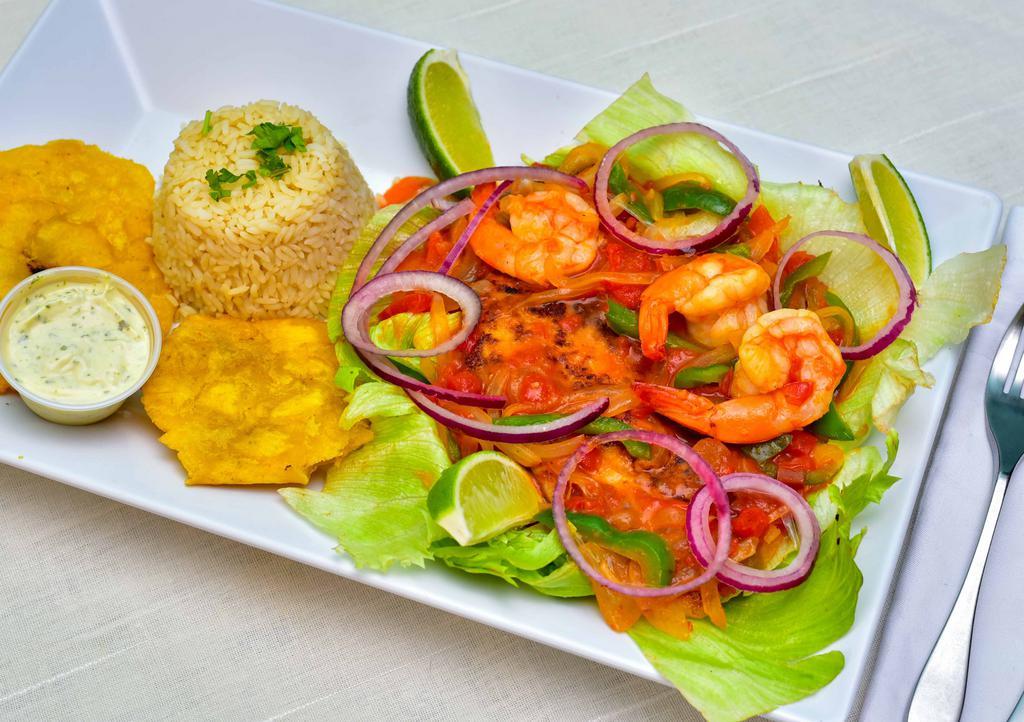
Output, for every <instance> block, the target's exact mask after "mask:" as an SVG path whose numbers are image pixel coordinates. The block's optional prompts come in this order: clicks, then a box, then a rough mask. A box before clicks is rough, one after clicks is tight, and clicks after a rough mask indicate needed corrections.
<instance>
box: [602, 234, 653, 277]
mask: <svg viewBox="0 0 1024 722" xmlns="http://www.w3.org/2000/svg"><path fill="white" fill-rule="evenodd" d="M604 254H605V257H607V259H608V268H609V269H611V270H612V271H623V272H631V271H632V272H637V271H653V270H654V268H655V261H654V259H653V258H651V256H649V255H648V254H646V253H644V252H643V251H638V250H636V249H634V248H630V247H629V246H627V245H625V244H623V243H619V242H618V241H608V244H607V245H606V246H605V247H604Z"/></svg>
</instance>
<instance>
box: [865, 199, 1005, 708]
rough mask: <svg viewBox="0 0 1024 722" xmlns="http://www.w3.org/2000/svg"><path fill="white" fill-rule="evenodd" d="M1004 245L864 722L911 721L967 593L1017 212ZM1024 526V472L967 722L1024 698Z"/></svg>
mask: <svg viewBox="0 0 1024 722" xmlns="http://www.w3.org/2000/svg"><path fill="white" fill-rule="evenodd" d="M1003 241H1004V243H1006V244H1007V246H1009V263H1008V264H1007V268H1006V273H1005V275H1004V276H1003V286H1002V293H1001V296H1000V299H999V305H998V306H997V308H996V313H995V318H994V319H993V321H992V323H990V324H989V325H987V326H984V327H982V328H980V329H977V330H976V331H975V332H974V333H973V334H972V336H971V338H970V340H969V342H968V346H967V352H966V354H965V356H964V362H963V366H962V367H961V370H960V375H959V377H958V378H957V381H956V387H955V390H954V394H953V397H952V401H951V402H950V405H949V412H948V415H947V417H946V422H945V424H944V425H943V429H942V433H941V434H940V435H939V440H938V443H937V445H936V448H935V456H934V459H933V463H932V466H931V470H930V472H929V474H928V478H927V479H926V480H925V485H924V489H923V491H922V497H921V503H920V506H919V509H918V515H917V519H916V521H915V524H914V529H913V532H912V534H911V537H910V541H909V543H908V544H907V547H906V549H905V550H904V557H903V564H902V570H901V573H900V575H899V579H898V582H897V585H896V589H895V592H894V595H893V599H892V605H891V608H890V611H889V617H888V620H887V621H886V623H885V626H884V629H883V631H882V635H881V639H880V640H879V642H878V657H877V661H876V664H875V668H874V672H873V675H872V677H871V681H870V682H869V684H868V688H867V694H866V696H865V699H864V705H863V707H862V714H861V718H862V719H863V720H897V719H903V718H904V715H905V714H906V710H907V707H908V705H909V703H910V698H911V696H912V695H913V693H914V687H915V685H916V684H917V678H918V675H919V674H920V672H921V669H922V667H924V664H925V662H926V660H927V659H928V655H929V654H930V653H931V650H932V646H933V645H934V643H935V640H936V638H937V637H938V635H939V632H940V631H941V630H942V626H943V624H944V623H945V621H946V617H947V615H948V614H949V611H950V609H952V606H953V602H954V601H955V599H956V595H957V593H958V592H959V591H960V585H961V583H962V581H963V578H964V575H965V574H966V573H967V566H968V564H969V563H970V560H971V556H972V555H973V554H974V549H975V546H976V543H977V539H978V536H979V534H980V532H981V525H982V520H983V519H984V516H985V511H986V510H987V509H988V503H989V500H990V498H991V490H992V484H993V481H994V475H993V474H994V472H993V460H992V455H993V452H992V447H991V446H990V442H989V439H988V432H987V430H986V426H985V410H984V404H983V396H982V394H983V389H984V387H985V381H986V379H987V378H988V372H989V366H990V365H991V363H992V357H993V356H994V355H995V351H996V348H997V346H998V345H999V341H1000V340H1001V339H1002V336H1003V332H1004V331H1005V330H1006V326H1007V324H1009V322H1010V320H1011V319H1012V318H1013V315H1014V314H1015V313H1016V312H1017V309H1018V308H1019V307H1020V305H1021V304H1022V303H1024V207H1017V208H1014V209H1012V210H1011V212H1010V216H1009V218H1008V219H1007V223H1006V228H1005V231H1004V233H1003ZM1021 430H1022V433H1024V418H1022V419H1021ZM1022 524H1024V464H1022V465H1021V466H1020V467H1018V469H1017V473H1016V474H1015V475H1014V478H1012V479H1011V480H1010V485H1009V490H1008V492H1007V496H1006V500H1005V502H1004V505H1003V511H1002V514H1001V516H1000V519H999V526H998V527H997V529H996V534H995V539H994V542H993V548H992V552H991V555H990V556H989V560H988V566H987V568H986V569H985V579H984V582H983V584H982V589H981V596H980V599H979V603H978V611H977V616H976V618H975V625H974V643H973V646H972V648H971V664H970V674H969V678H968V686H967V699H966V701H965V705H964V711H963V715H962V717H961V719H962V720H963V721H964V722H987V721H988V720H992V721H993V722H1005V721H1006V719H1007V718H1008V717H1009V716H1010V714H1011V713H1012V712H1013V709H1014V707H1015V706H1016V704H1017V702H1018V700H1019V699H1020V697H1021V693H1022V691H1024V619H1022V616H1024V574H1021V560H1022V559H1024V533H1022V529H1021V525H1022ZM1022 709H1024V707H1022ZM1022 718H1024V713H1022Z"/></svg>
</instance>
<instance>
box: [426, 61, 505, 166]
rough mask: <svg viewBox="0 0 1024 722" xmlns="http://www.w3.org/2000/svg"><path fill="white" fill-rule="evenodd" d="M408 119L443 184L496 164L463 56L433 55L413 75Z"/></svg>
mask: <svg viewBox="0 0 1024 722" xmlns="http://www.w3.org/2000/svg"><path fill="white" fill-rule="evenodd" d="M408 104H409V120H411V121H412V129H413V132H414V133H415V134H416V140H418V141H419V144H420V148H422V149H423V153H424V155H426V156H427V161H428V162H429V163H430V167H431V168H433V169H434V172H435V173H437V176H438V178H441V179H442V180H443V179H445V178H451V177H452V176H454V175H458V174H459V173H465V172H466V171H471V170H478V169H480V168H489V167H490V166H492V165H494V156H493V155H492V154H491V144H490V143H488V142H487V135H486V134H485V133H484V128H483V125H482V124H481V123H480V113H479V112H477V109H476V105H474V103H473V95H472V94H471V93H470V91H469V78H467V77H466V73H465V71H464V70H463V69H462V65H460V64H459V55H458V53H456V52H455V51H454V50H437V49H435V50H428V51H427V52H426V53H425V54H424V55H423V57H422V58H420V59H419V61H418V62H417V63H416V66H415V67H414V68H413V69H412V75H410V76H409V95H408Z"/></svg>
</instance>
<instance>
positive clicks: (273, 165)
mask: <svg viewBox="0 0 1024 722" xmlns="http://www.w3.org/2000/svg"><path fill="white" fill-rule="evenodd" d="M211 118H212V114H211V113H210V111H206V118H205V119H204V120H203V135H206V133H208V132H209V129H210V128H211V127H212V126H211V125H210V119H211ZM248 135H251V136H255V137H254V138H253V141H252V147H253V149H254V150H255V151H256V160H257V161H258V162H259V164H260V167H259V169H258V171H257V170H247V171H246V172H245V173H243V174H242V175H235V174H234V173H232V172H231V171H229V170H228V169H227V168H221V169H220V170H218V171H215V170H213V169H212V168H211V169H210V170H208V171H206V182H207V183H208V184H209V186H210V197H211V198H213V200H215V201H219V200H220V199H221V198H227V197H229V196H230V195H231V189H230V188H227V187H225V186H227V185H230V184H232V183H235V182H237V181H239V180H241V179H242V178H245V179H246V181H245V183H243V184H242V188H252V187H253V186H254V185H256V180H257V173H259V175H261V176H263V177H265V178H280V177H281V176H283V175H284V174H285V173H287V172H288V171H289V169H290V168H291V166H290V165H288V164H287V163H285V162H284V159H283V158H282V157H281V154H282V153H305V152H306V141H305V140H304V139H303V137H302V128H300V127H299V126H297V125H292V126H289V125H279V124H277V123H260V124H259V125H257V126H256V127H255V128H253V129H252V130H251V131H249V133H248Z"/></svg>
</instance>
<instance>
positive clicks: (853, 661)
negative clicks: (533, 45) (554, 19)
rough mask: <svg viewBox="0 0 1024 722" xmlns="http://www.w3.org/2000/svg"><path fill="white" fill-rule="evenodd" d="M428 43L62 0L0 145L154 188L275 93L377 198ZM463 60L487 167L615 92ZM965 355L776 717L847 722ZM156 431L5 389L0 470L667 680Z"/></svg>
mask: <svg viewBox="0 0 1024 722" xmlns="http://www.w3.org/2000/svg"><path fill="white" fill-rule="evenodd" d="M426 47H427V46H425V45H423V44H422V43H418V42H414V41H412V40H408V39H405V38H401V37H397V36H394V35H389V34H386V33H381V32H377V31H372V30H368V29H366V28H361V27H357V26H353V25H349V24H346V23H343V22H339V21H336V20H331V19H327V18H323V17H319V16H316V15H313V14H309V13H306V12H302V11H297V10H292V9H288V8H284V7H280V6H277V5H273V4H269V3H265V2H253V1H249V0H219V1H218V2H216V3H210V2H206V1H205V0H177V1H176V2H173V3H171V2H158V1H157V0H148V1H141V0H57V2H55V3H54V4H53V5H51V6H50V7H49V9H48V10H47V11H46V13H45V14H44V15H43V17H42V19H41V20H40V21H39V24H38V25H37V26H36V27H35V29H34V30H33V31H32V33H31V35H30V36H29V38H28V40H27V41H26V42H25V44H24V45H23V46H22V48H21V49H20V50H19V51H18V53H17V55H16V56H15V57H14V59H13V60H12V61H11V63H10V65H9V66H8V67H7V69H6V70H5V72H4V74H3V75H2V77H0V108H3V112H2V113H0V148H9V147H12V146H16V145H20V144H23V143H41V142H45V141H48V140H51V139H54V138H82V139H84V140H86V141H88V142H92V143H97V144H99V145H101V146H102V147H104V148H105V149H106V150H109V151H111V152H113V153H116V154H119V155H123V156H126V157H129V158H133V159H135V160H137V161H139V162H141V163H144V164H145V165H147V166H148V167H149V169H150V170H151V171H152V172H153V174H154V175H155V176H159V174H160V172H161V169H162V167H163V163H164V162H165V160H166V158H167V155H168V153H169V152H170V149H171V143H172V140H173V138H174V136H175V135H176V134H177V132H178V129H179V128H180V126H181V124H182V123H184V122H185V121H186V120H189V119H194V118H201V117H202V115H203V112H204V111H205V110H206V109H207V108H217V107H219V106H221V105H224V104H229V103H230V104H241V103H245V102H248V101H252V100H256V99H259V98H273V99H277V100H286V101H288V102H291V103H295V104H297V105H300V106H303V107H305V108H306V109H308V110H310V111H312V112H313V113H315V114H316V115H318V116H319V117H320V119H321V120H323V121H324V123H325V124H326V125H327V126H328V127H330V128H331V129H332V130H333V131H334V133H335V134H336V135H337V136H338V138H339V139H340V140H342V141H343V142H344V143H346V144H348V146H349V148H350V150H351V152H352V155H353V157H354V158H355V160H356V162H357V163H358V164H359V166H360V167H361V168H362V169H363V172H364V174H365V175H366V177H367V180H368V181H369V183H370V184H371V186H372V187H373V188H374V189H375V190H377V191H380V190H382V189H384V188H385V187H386V186H387V185H388V184H389V182H390V181H391V180H392V179H393V178H394V177H395V176H400V175H407V174H411V173H421V174H422V173H427V172H428V168H427V167H426V164H425V163H424V160H423V158H422V156H421V154H420V152H419V150H418V149H417V147H416V145H415V142H414V140H413V137H412V134H411V132H410V131H409V127H408V121H407V119H406V114H405V86H406V81H407V78H408V74H409V71H410V69H411V68H412V66H413V64H414V63H415V61H416V59H417V58H418V57H419V56H420V55H421V54H422V53H423V52H424V50H425V49H426ZM254 48H256V49H260V48H263V49H272V51H260V50H257V51H254V50H253V49H254ZM463 63H464V65H465V67H466V70H467V71H468V73H469V75H470V76H471V78H472V80H473V90H474V94H475V95H476V98H477V101H478V103H479V105H480V110H481V113H482V115H483V119H484V124H485V125H486V127H487V130H488V133H489V135H490V138H491V141H492V143H493V145H494V151H495V155H496V157H497V159H498V160H499V162H506V163H517V162H518V160H519V154H520V153H522V152H525V153H527V154H529V155H531V156H533V157H539V156H541V155H543V154H544V153H545V152H546V151H549V150H551V149H553V148H556V147H558V146H560V145H562V144H564V143H565V142H567V141H568V140H569V139H570V138H571V137H572V135H573V134H574V133H575V132H576V131H577V130H578V129H579V128H580V127H581V126H582V125H583V123H584V122H586V121H587V120H588V119H590V118H591V117H592V116H593V115H594V114H595V113H596V112H597V111H599V110H600V109H601V108H603V107H604V106H605V105H606V104H607V103H608V101H609V100H610V99H611V98H613V97H614V96H613V94H611V93H609V92H606V91H602V90H595V89H593V88H587V87H583V86H581V85H577V84H574V83H571V82H568V81H565V80H559V79H556V78H550V77H545V76H541V75H537V74H535V73H530V72H526V71H523V70H519V69H516V68H512V67H508V66H505V65H501V64H498V63H495V62H491V61H488V60H484V59H481V58H476V57H463ZM655 80H656V79H655ZM682 100H683V101H685V100H686V99H685V98H683V99H682ZM713 124H714V125H715V126H716V127H718V128H719V129H721V130H722V131H724V132H725V133H726V134H727V135H728V136H729V137H731V138H732V139H733V140H734V141H736V142H737V143H738V144H739V146H740V147H741V148H743V150H744V151H745V152H746V153H747V155H748V156H749V157H750V158H752V159H753V160H754V162H755V163H757V164H758V166H759V167H760V170H761V174H762V177H764V178H767V179H771V180H777V181H795V180H803V181H807V182H812V183H813V182H817V181H819V180H820V181H821V182H823V183H824V184H825V185H828V186H833V187H835V188H838V189H839V190H840V192H842V193H844V194H845V195H846V196H847V197H852V188H851V187H850V181H849V177H848V175H847V169H846V164H847V161H848V160H849V158H848V157H847V156H846V155H843V154H841V153H836V152H833V151H828V150H823V149H821V148H815V147H813V146H809V145H805V144H803V143H798V142H796V141H792V140H785V139H782V138H777V137H774V136H769V135H765V134H764V133H759V132H757V131H752V130H748V129H745V128H739V127H735V126H731V125H729V124H726V123H718V122H714V123H713ZM906 177H907V179H908V181H909V182H910V184H911V185H912V186H913V190H914V193H915V195H916V197H917V199H918V201H919V202H920V205H921V209H922V211H923V213H924V216H925V218H926V220H927V221H928V226H929V229H930V230H931V235H932V244H933V248H934V251H935V255H936V261H937V262H941V261H942V260H944V259H945V258H948V257H949V256H951V255H953V254H955V253H957V252H959V251H964V250H970V251H977V250H981V249H983V248H987V247H988V246H989V245H990V244H991V243H992V241H993V238H994V236H995V232H996V228H997V225H998V222H999V217H1000V210H1001V204H1000V202H999V200H998V199H997V198H996V197H995V196H993V195H992V194H990V193H986V192H983V191H979V190H976V189H973V188H969V187H965V186H962V185H958V184H955V183H949V182H946V181H942V180H937V179H934V178H929V177H925V176H921V175H917V174H914V173H908V174H906ZM959 355H960V351H959V349H954V350H947V351H945V352H943V353H942V354H941V355H940V356H939V357H938V358H937V359H935V361H934V362H933V363H932V364H931V365H930V367H929V370H930V371H931V372H932V373H933V374H934V375H935V378H936V384H935V387H934V388H933V389H931V390H927V391H919V392H918V393H917V394H916V395H915V396H914V398H913V400H912V401H911V402H910V403H909V404H908V405H907V407H906V408H905V409H904V411H903V413H902V414H901V416H900V419H899V423H898V424H897V428H898V429H899V430H900V432H901V439H902V448H901V449H900V456H899V460H898V461H897V463H896V472H897V473H898V474H900V475H901V476H902V477H903V480H902V481H901V482H900V483H899V484H898V485H896V487H895V488H893V489H892V491H890V492H889V494H888V495H887V496H886V499H885V503H884V504H883V505H882V506H880V507H878V508H873V509H871V510H869V511H868V512H866V513H865V514H864V516H863V521H864V523H865V524H867V525H868V526H869V527H870V529H871V531H870V533H869V534H868V535H867V537H866V539H865V541H864V543H863V545H862V546H861V548H860V553H859V555H858V562H859V564H860V566H861V568H862V569H863V570H864V588H863V589H862V591H861V596H860V601H859V606H858V610H857V620H856V623H855V624H854V626H853V629H852V630H850V632H849V634H847V635H846V637H844V638H843V639H842V640H840V642H839V643H838V644H836V645H835V648H836V649H839V650H841V651H842V652H843V653H844V654H845V655H846V668H845V669H844V670H843V672H842V674H840V676H839V677H838V679H836V680H835V681H834V682H833V683H832V684H831V685H829V686H828V687H827V688H826V689H824V690H823V691H821V692H820V693H818V694H816V695H814V696H813V697H810V698H808V699H805V700H803V701H801V702H798V703H796V704H793V705H790V706H789V707H787V708H785V709H782V710H779V711H777V712H776V713H775V715H774V716H775V717H776V718H777V719H781V720H840V719H845V718H846V717H847V716H848V714H849V713H850V711H851V709H852V706H853V704H854V699H855V697H856V694H857V691H858V688H859V687H860V684H861V681H862V678H863V676H864V672H865V670H866V666H867V662H868V656H869V651H870V645H871V642H872V639H873V638H874V636H875V634H876V633H877V630H878V627H879V624H880V621H881V617H882V613H883V608H884V604H885V599H886V596H887V595H888V590H889V587H890V584H891V582H892V578H893V574H894V571H895V568H896V564H897V560H898V557H899V554H900V548H901V546H902V543H903V539H904V536H905V534H906V531H907V527H908V524H909V522H910V518H911V515H912V512H913V508H914V505H915V501H916V499H917V495H918V491H919V490H920V488H921V483H922V479H923V475H924V473H925V470H926V468H927V466H928V460H929V457H930V454H931V449H932V445H933V443H934V440H935V434H936V431H937V429H938V426H939V424H940V421H941V418H942V414H943V411H944V409H945V405H946V400H947V397H948V395H949V391H950V387H951V385H952V383H953V379H954V376H955V373H956V368H957V364H958V361H959ZM157 437H158V432H157V430H156V429H155V428H154V427H153V426H152V425H151V424H150V423H149V421H148V420H147V418H146V417H145V415H144V414H143V412H142V409H141V407H140V406H139V405H138V403H137V401H134V402H132V403H130V404H128V405H127V407H126V408H125V409H124V410H123V411H121V412H119V413H118V414H117V415H116V416H115V417H114V418H112V419H110V420H109V421H107V422H104V423H101V424H98V425H96V426H92V427H85V428H67V427H61V426H56V425H52V424H48V423H46V422H44V421H41V420H39V419H37V418H36V417H35V416H33V415H32V414H31V413H30V412H29V411H28V410H27V409H26V408H25V407H24V406H23V405H22V404H21V402H20V401H19V400H18V399H17V397H15V396H4V397H2V399H0V462H3V463H6V464H10V465H12V466H17V467H21V468H23V469H27V470H29V471H32V472H35V473H37V474H41V475H43V476H47V477H50V478H52V479H57V480H59V481H62V482H64V483H66V484H70V485H72V486H76V487H78V488H81V489H86V490H88V491H91V492H93V493H96V494H101V495H103V496H106V497H109V498H111V499H116V500H118V501H121V502H124V503H126V504H131V505H133V506H137V507H139V508H142V509H146V510H148V511H151V512H154V513H156V514H160V515H162V516H166V517H169V518H172V519H176V520H178V521H181V522H184V523H186V524H191V525H193V526H196V527H199V528H202V529H206V530H208V531H211V532H213V533H216V534H220V535H222V536H225V537H229V538H231V539H235V540H238V541H240V542H243V543H245V544H251V545H252V546H255V547H260V548H262V549H266V550H267V551H270V552H273V553H275V554H280V555H281V556H285V557H288V558H290V559H294V560H296V561H299V562H302V563H304V564H310V565H312V566H315V567H319V568H321V569H325V570H327V571H329V572H333V573H335V574H340V575H342V576H345V577H348V578H351V579H355V580H358V581H360V582H363V583H365V584H370V585H372V586H375V587H378V588H380V589H385V590H388V591H390V592H394V593H396V594H400V595H402V596H405V597H409V598H411V599H415V600H418V601H420V602H423V603H426V604H430V605H433V606H435V607H439V608H441V609H445V610H447V611H449V612H452V613H454V614H458V615H461V616H464V617H468V618H470V619H474V620H477V621H479V622H483V623H484V624H489V625H492V626H494V627H498V628H500V629H504V630H506V631H509V632H512V633H514V634H518V635H521V636H524V637H528V638H530V639H533V640H536V641H538V642H542V643H544V644H548V645H551V646H553V647H557V648H559V649H563V650H565V651H567V652H571V653H574V654H578V655H582V656H584V657H588V658H590V659H593V660H596V661H598V662H601V663H603V664H607V665H611V666H613V667H618V668H620V669H623V670H626V671H628V672H632V673H634V674H637V675H640V676H642V677H647V678H649V679H654V680H659V681H662V680H661V678H660V677H659V675H658V674H657V672H655V671H654V669H653V668H652V667H651V666H650V665H649V664H648V663H647V661H646V660H645V659H644V658H643V656H642V655H641V654H640V652H639V651H638V650H637V649H636V647H635V646H634V645H633V643H632V642H631V641H630V639H629V638H628V637H627V636H625V635H620V634H615V633H614V632H612V631H611V630H609V629H608V628H607V627H606V626H605V625H604V622H603V621H602V620H601V618H600V616H599V615H598V613H597V611H596V609H595V608H594V607H593V605H592V604H591V603H590V602H586V601H576V602H571V601H569V602H566V601H556V600H553V599H548V598H545V597H541V596H539V595H536V594H533V593H530V592H526V591H522V590H517V589H514V588H512V587H509V586H506V585H504V584H502V583H500V582H497V581H489V580H482V579H480V578H477V577H471V576H470V575H463V574H457V573H453V572H450V571H447V570H446V569H443V568H441V567H439V566H430V567H429V568H427V569H423V570H394V571H391V572H388V573H387V574H386V575H385V574H376V573H373V572H367V571H361V570H357V569H355V568H354V567H353V565H352V564H351V562H350V561H349V560H348V559H345V558H342V557H340V556H338V555H337V554H335V552H334V551H333V549H332V548H333V546H334V543H333V542H332V539H331V538H329V537H328V536H326V535H324V534H322V533H320V532H319V531H317V530H316V529H314V528H313V527H311V526H309V525H308V524H307V523H306V522H305V521H303V520H302V519H301V518H300V517H298V516H297V515H295V514H294V513H292V512H291V511H290V510H289V509H288V507H287V506H285V504H284V502H283V501H282V500H281V499H280V497H279V496H278V495H277V494H276V493H275V491H274V490H272V489H235V488H232V489H218V488H186V487H185V486H184V484H183V483H182V480H183V477H184V475H183V473H182V469H181V467H180V466H179V465H178V463H177V461H176V460H175V458H174V456H173V454H172V453H171V452H169V451H168V450H167V449H165V448H164V447H162V446H161V445H160V444H159V443H158V442H157Z"/></svg>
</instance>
